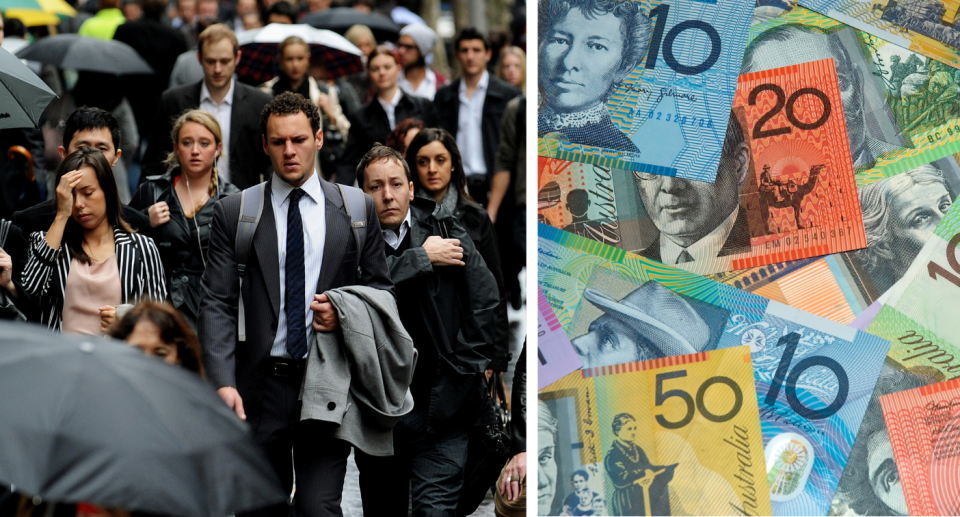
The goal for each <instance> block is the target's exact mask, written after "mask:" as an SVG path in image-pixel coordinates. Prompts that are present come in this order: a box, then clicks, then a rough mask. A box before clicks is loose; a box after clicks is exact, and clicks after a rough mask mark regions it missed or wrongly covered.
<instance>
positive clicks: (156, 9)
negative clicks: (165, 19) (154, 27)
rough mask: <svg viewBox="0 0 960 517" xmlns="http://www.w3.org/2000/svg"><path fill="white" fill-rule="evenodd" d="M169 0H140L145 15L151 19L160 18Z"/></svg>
mask: <svg viewBox="0 0 960 517" xmlns="http://www.w3.org/2000/svg"><path fill="white" fill-rule="evenodd" d="M168 3H169V2H168V1H167V0H140V7H141V8H143V17H144V18H147V19H149V20H159V19H160V18H161V17H162V16H163V13H164V12H165V11H166V10H167V5H168Z"/></svg>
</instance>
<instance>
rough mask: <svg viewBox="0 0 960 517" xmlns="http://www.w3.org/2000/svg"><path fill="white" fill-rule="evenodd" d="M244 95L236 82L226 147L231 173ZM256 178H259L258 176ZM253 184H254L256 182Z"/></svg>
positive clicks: (241, 122) (238, 135)
mask: <svg viewBox="0 0 960 517" xmlns="http://www.w3.org/2000/svg"><path fill="white" fill-rule="evenodd" d="M234 81H236V79H234ZM244 93H245V92H244V91H243V89H242V88H240V83H239V82H236V83H235V84H234V85H233V104H231V105H230V146H229V147H227V152H228V153H229V154H228V156H230V162H231V163H230V167H231V169H230V170H231V171H233V170H234V169H233V163H232V162H233V158H234V156H235V154H236V153H235V152H234V151H235V150H236V148H237V139H238V138H240V131H238V130H239V129H240V127H241V126H242V125H243V121H242V120H240V117H242V116H243V109H242V108H241V107H240V104H241V103H243V98H244V97H245V96H246V95H244ZM251 143H252V142H251ZM259 143H260V142H256V144H259ZM256 144H254V145H256ZM257 177H258V178H259V177H260V176H259V175H258V176H257ZM254 182H256V180H255V181H254Z"/></svg>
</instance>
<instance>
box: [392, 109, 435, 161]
mask: <svg viewBox="0 0 960 517" xmlns="http://www.w3.org/2000/svg"><path fill="white" fill-rule="evenodd" d="M425 127H427V125H426V124H424V123H423V121H422V120H417V119H415V118H408V119H404V120H403V121H401V122H400V123H398V124H397V127H395V128H393V131H391V132H390V136H388V137H387V141H386V142H385V145H386V146H387V147H392V148H394V149H396V150H397V151H400V154H402V155H404V156H406V155H407V148H408V147H410V142H412V141H413V137H415V136H417V133H419V132H420V130H421V129H423V128H425Z"/></svg>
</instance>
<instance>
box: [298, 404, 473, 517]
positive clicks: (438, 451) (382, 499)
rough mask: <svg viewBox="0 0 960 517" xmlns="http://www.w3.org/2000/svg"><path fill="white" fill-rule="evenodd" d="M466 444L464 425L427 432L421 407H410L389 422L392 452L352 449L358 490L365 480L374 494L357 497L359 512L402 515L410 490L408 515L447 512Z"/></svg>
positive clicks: (434, 516)
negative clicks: (375, 453) (385, 454)
mask: <svg viewBox="0 0 960 517" xmlns="http://www.w3.org/2000/svg"><path fill="white" fill-rule="evenodd" d="M467 445H468V439H467V429H466V428H464V429H459V430H452V431H447V432H443V433H427V410H426V408H421V409H419V410H418V409H417V408H416V407H415V408H414V410H413V411H411V412H410V413H409V414H408V415H406V416H404V417H403V419H401V420H400V422H399V423H397V425H396V426H395V427H394V428H393V449H394V456H389V457H376V458H375V457H372V456H367V455H363V456H361V455H360V454H357V468H358V469H360V492H361V496H363V494H364V493H365V492H364V488H365V485H366V487H367V489H368V490H370V491H371V492H372V491H374V490H376V493H377V494H378V496H377V497H376V498H373V497H370V498H368V497H363V514H364V515H365V516H366V515H369V516H372V517H377V516H381V515H387V516H394V515H407V502H408V501H409V500H410V497H411V495H412V496H413V517H453V516H454V515H456V510H457V502H458V501H459V500H460V488H461V487H462V486H463V471H464V466H465V465H466V463H467ZM365 472H366V473H367V474H366V475H365ZM298 517H299V516H298Z"/></svg>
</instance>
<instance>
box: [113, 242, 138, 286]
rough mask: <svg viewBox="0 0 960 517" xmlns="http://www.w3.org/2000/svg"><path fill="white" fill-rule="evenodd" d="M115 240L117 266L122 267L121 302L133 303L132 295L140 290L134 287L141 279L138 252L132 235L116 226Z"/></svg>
mask: <svg viewBox="0 0 960 517" xmlns="http://www.w3.org/2000/svg"><path fill="white" fill-rule="evenodd" d="M113 241H114V245H115V247H116V253H117V267H119V268H120V302H121V303H131V302H130V295H131V294H136V293H138V292H139V290H135V289H134V286H135V285H136V284H137V281H138V280H139V271H138V266H139V265H140V264H139V262H140V261H138V260H135V259H136V253H135V250H134V249H133V246H134V243H133V239H132V238H131V237H130V235H128V234H127V233H125V232H122V231H120V230H119V229H118V228H114V229H113Z"/></svg>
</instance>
